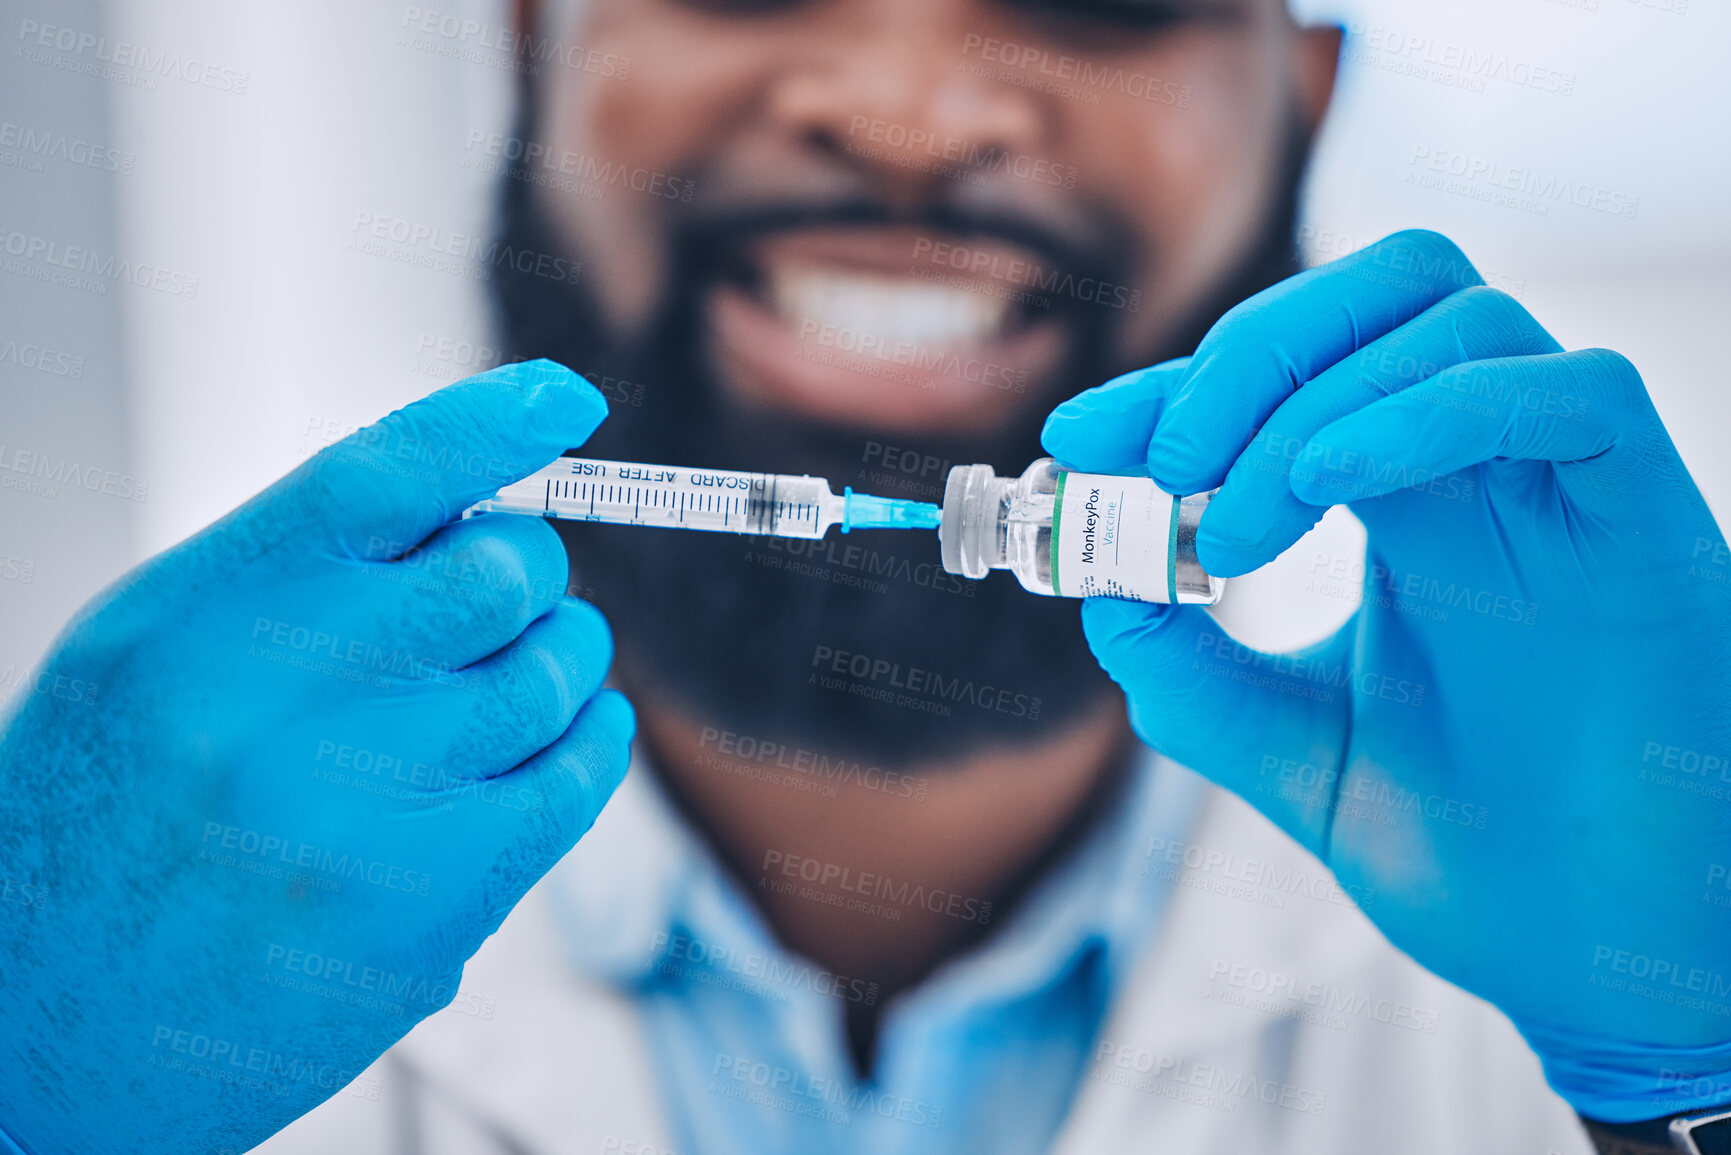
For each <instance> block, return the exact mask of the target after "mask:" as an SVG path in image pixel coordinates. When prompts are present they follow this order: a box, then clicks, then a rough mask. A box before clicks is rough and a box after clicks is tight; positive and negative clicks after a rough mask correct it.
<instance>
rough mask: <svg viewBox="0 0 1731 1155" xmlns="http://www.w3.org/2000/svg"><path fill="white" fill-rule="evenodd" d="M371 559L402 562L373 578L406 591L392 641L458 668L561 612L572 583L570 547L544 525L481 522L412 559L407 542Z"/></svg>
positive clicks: (497, 516)
mask: <svg viewBox="0 0 1731 1155" xmlns="http://www.w3.org/2000/svg"><path fill="white" fill-rule="evenodd" d="M375 547H376V552H375ZM368 553H369V554H374V555H375V556H380V557H393V558H396V560H394V561H382V562H379V563H376V564H374V565H370V566H368V567H367V570H366V572H367V575H368V576H369V577H371V578H374V579H376V580H380V581H386V582H390V583H392V584H394V585H396V586H397V587H398V588H400V589H401V590H402V597H401V598H400V599H399V600H397V601H396V602H395V603H394V604H393V606H392V608H391V609H390V610H388V611H386V612H387V613H391V614H393V615H394V619H393V621H392V623H391V627H390V636H391V637H392V638H394V639H397V640H398V643H399V644H400V645H401V646H402V648H404V649H407V650H409V651H411V652H413V653H417V654H425V655H427V656H429V657H431V658H434V659H437V660H439V661H441V662H443V663H444V664H446V665H449V666H452V667H461V666H467V665H468V664H469V663H471V662H475V661H479V660H480V659H481V658H484V657H486V656H487V655H488V654H491V653H493V652H494V651H496V650H499V649H502V648H504V647H505V646H506V645H507V644H508V643H509V642H510V641H511V640H512V639H513V638H516V637H517V636H518V635H520V634H521V633H522V632H523V631H524V630H525V629H526V628H527V627H528V625H529V623H530V622H533V621H535V620H536V619H537V618H539V617H540V616H541V615H542V614H544V613H546V612H547V611H548V610H549V609H551V608H553V607H554V606H556V605H558V604H559V601H560V599H561V598H563V597H564V595H565V587H566V585H567V584H568V583H569V581H570V560H569V559H568V557H567V556H566V553H565V543H564V542H563V541H561V540H560V539H559V534H558V533H557V531H555V530H554V529H553V527H552V526H551V525H549V524H547V522H546V521H544V520H543V519H541V518H538V517H521V516H518V515H515V514H505V513H487V514H481V515H479V516H477V517H471V518H465V519H462V520H459V521H454V522H452V523H451V524H450V525H447V526H445V527H444V528H443V529H441V530H439V531H438V532H437V533H435V534H433V536H432V537H429V538H428V539H427V540H426V541H424V542H422V543H421V544H420V545H418V546H415V547H414V548H412V549H408V550H407V552H404V548H403V546H402V543H400V542H395V541H392V540H390V539H387V538H374V539H372V540H371V541H369V543H368Z"/></svg>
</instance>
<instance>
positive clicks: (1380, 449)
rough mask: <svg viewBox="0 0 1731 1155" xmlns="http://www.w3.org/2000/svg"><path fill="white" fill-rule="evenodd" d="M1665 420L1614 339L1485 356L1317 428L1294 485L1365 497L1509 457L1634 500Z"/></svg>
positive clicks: (1334, 496) (1330, 495) (1327, 496)
mask: <svg viewBox="0 0 1731 1155" xmlns="http://www.w3.org/2000/svg"><path fill="white" fill-rule="evenodd" d="M1463 400H1465V401H1468V402H1469V403H1468V404H1466V405H1463V404H1462V402H1463ZM1642 410H1645V412H1644V413H1643V412H1642ZM1656 421H1657V416H1656V415H1653V414H1652V405H1651V402H1650V401H1648V400H1647V397H1646V390H1645V389H1644V388H1643V387H1642V386H1641V384H1640V377H1639V375H1638V374H1636V373H1635V370H1634V368H1633V366H1631V365H1630V364H1629V363H1628V361H1627V360H1625V359H1624V358H1623V357H1621V356H1619V355H1618V354H1616V353H1612V352H1610V351H1608V350H1604V349H1586V350H1581V351H1577V352H1571V353H1551V354H1546V355H1543V356H1538V357H1514V358H1504V359H1499V360H1491V361H1475V362H1471V363H1469V364H1465V365H1457V366H1455V367H1454V368H1452V369H1447V370H1444V371H1443V372H1442V373H1439V374H1438V375H1437V376H1435V377H1433V378H1431V379H1430V380H1428V381H1425V382H1422V383H1421V384H1419V385H1415V386H1413V387H1412V388H1410V389H1407V390H1405V391H1404V392H1401V393H1397V394H1395V395H1394V396H1392V397H1387V398H1384V399H1383V400H1381V401H1378V402H1376V403H1375V404H1374V405H1370V406H1368V407H1366V408H1364V409H1360V410H1359V411H1358V412H1356V413H1353V414H1351V415H1350V416H1347V417H1343V418H1341V419H1340V420H1339V421H1336V422H1333V423H1332V424H1330V425H1328V426H1326V427H1324V428H1323V429H1321V430H1320V431H1318V432H1317V434H1316V435H1315V436H1314V437H1312V438H1311V439H1310V442H1309V444H1307V445H1306V446H1305V449H1304V458H1305V460H1306V462H1308V463H1309V464H1308V466H1307V468H1306V469H1304V470H1302V471H1294V473H1293V476H1292V487H1293V490H1294V492H1295V493H1296V494H1297V496H1298V498H1299V499H1300V500H1301V501H1309V502H1313V503H1320V502H1324V501H1335V502H1350V501H1359V500H1362V499H1364V498H1370V497H1377V496H1380V495H1382V494H1385V493H1391V492H1393V491H1395V490H1397V489H1406V488H1409V487H1411V486H1413V485H1419V484H1424V483H1426V482H1428V481H1430V480H1433V479H1435V478H1439V477H1446V476H1447V475H1449V474H1452V473H1454V472H1456V471H1457V470H1461V469H1465V468H1467V467H1468V466H1471V465H1477V464H1479V463H1480V462H1484V461H1490V460H1491V459H1493V458H1498V457H1507V458H1516V459H1522V460H1528V461H1549V462H1553V463H1555V465H1556V467H1557V476H1558V479H1559V481H1561V482H1562V483H1563V484H1565V485H1571V484H1572V485H1573V487H1574V488H1576V489H1578V490H1581V491H1582V496H1585V495H1586V494H1587V493H1589V492H1593V491H1597V492H1598V493H1601V494H1605V495H1614V496H1616V497H1617V498H1619V499H1620V500H1627V498H1628V496H1629V484H1628V483H1632V482H1636V481H1637V480H1638V476H1639V473H1640V471H1641V470H1642V469H1643V468H1650V467H1651V458H1652V457H1653V454H1652V453H1651V452H1645V451H1643V449H1642V448H1641V447H1643V446H1648V445H1650V444H1651V431H1652V428H1653V423H1654V422H1656ZM1666 444H1667V445H1668V444H1669V441H1668V439H1667V440H1666ZM1673 456H1674V451H1673ZM1582 482H1585V483H1586V484H1585V485H1583V484H1582Z"/></svg>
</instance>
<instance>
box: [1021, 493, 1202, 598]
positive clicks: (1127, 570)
mask: <svg viewBox="0 0 1731 1155" xmlns="http://www.w3.org/2000/svg"><path fill="white" fill-rule="evenodd" d="M1177 563H1178V501H1177V499H1175V498H1174V497H1172V496H1171V495H1170V494H1167V493H1164V492H1162V491H1161V490H1160V489H1159V488H1158V487H1156V486H1155V484H1154V482H1153V481H1152V480H1151V479H1149V478H1146V477H1114V476H1111V475H1110V474H1103V473H1061V474H1059V475H1058V490H1057V493H1056V494H1054V496H1053V510H1052V592H1054V593H1055V594H1057V595H1058V596H1059V597H1065V598H1087V597H1101V596H1103V597H1109V598H1124V599H1125V600H1127V601H1134V602H1169V601H1171V600H1172V587H1173V586H1174V585H1175V584H1177V583H1176V573H1175V570H1176V569H1177Z"/></svg>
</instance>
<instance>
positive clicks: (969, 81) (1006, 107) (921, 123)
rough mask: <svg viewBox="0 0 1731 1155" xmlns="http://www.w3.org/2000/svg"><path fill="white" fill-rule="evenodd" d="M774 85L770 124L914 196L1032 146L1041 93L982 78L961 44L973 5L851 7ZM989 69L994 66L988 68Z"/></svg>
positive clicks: (1041, 121) (947, 0)
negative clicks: (962, 172)
mask: <svg viewBox="0 0 1731 1155" xmlns="http://www.w3.org/2000/svg"><path fill="white" fill-rule="evenodd" d="M836 8H837V15H836V17H835V18H834V21H833V23H832V24H831V26H830V27H829V28H828V29H826V35H823V36H820V37H812V38H811V39H810V40H809V41H807V47H805V48H804V50H803V51H802V52H801V55H800V56H799V58H797V59H795V60H793V61H790V62H789V63H788V65H787V66H786V67H785V68H783V69H782V70H781V72H780V73H779V75H778V76H777V77H776V79H775V81H774V82H773V87H772V89H771V91H770V93H769V99H768V110H769V115H770V118H771V120H772V122H773V123H774V124H775V125H776V126H777V127H778V128H779V129H780V130H781V131H782V132H784V133H787V134H788V135H790V136H791V137H793V138H795V139H796V140H797V141H798V142H799V143H801V144H803V145H805V146H807V147H814V148H818V149H821V150H823V151H825V152H828V153H831V154H834V155H837V156H841V157H846V158H848V159H850V160H851V161H852V162H853V163H854V164H855V165H856V166H858V167H860V168H862V169H865V170H867V171H869V172H871V173H872V175H873V177H874V178H875V179H876V180H877V181H878V182H879V184H880V185H881V186H882V187H883V188H884V189H885V191H886V192H890V193H892V194H894V193H895V192H898V191H899V192H901V193H903V194H905V195H907V196H910V197H913V196H919V195H921V194H923V193H925V192H927V191H928V190H929V187H930V186H931V185H932V184H935V183H940V182H943V181H945V180H949V179H952V177H951V176H950V175H948V174H951V173H953V172H954V171H955V170H956V169H966V168H977V167H981V166H982V165H984V164H989V163H990V162H991V160H992V159H993V158H994V157H998V156H1001V155H1004V154H1010V155H1015V154H1025V153H1037V152H1038V151H1039V150H1040V147H1041V144H1042V140H1043V135H1044V133H1045V132H1046V130H1047V117H1046V116H1045V115H1044V111H1043V108H1042V104H1041V100H1042V98H1041V96H1040V95H1039V94H1037V93H1034V92H1032V91H1031V90H1029V89H1026V88H1022V87H1018V86H1016V85H1013V84H1007V83H1005V82H1003V81H1001V80H999V79H997V78H996V77H995V76H991V75H985V76H982V75H978V74H977V72H975V71H971V69H977V68H978V67H979V64H978V57H977V56H975V57H969V56H965V55H964V54H963V51H962V49H963V43H964V40H965V38H966V36H967V34H968V32H969V31H970V30H972V29H973V28H975V27H977V25H978V23H979V21H978V19H970V18H969V17H968V13H969V12H970V11H971V10H974V9H975V8H976V5H974V4H971V3H957V2H955V0H894V2H878V3H844V4H839V5H837V6H836ZM987 67H989V66H987Z"/></svg>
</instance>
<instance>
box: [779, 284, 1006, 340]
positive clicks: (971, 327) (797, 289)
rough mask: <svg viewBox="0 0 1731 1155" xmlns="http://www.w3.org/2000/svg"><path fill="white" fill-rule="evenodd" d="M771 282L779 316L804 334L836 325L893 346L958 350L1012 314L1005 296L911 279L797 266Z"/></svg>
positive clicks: (994, 330) (1000, 326)
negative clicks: (816, 326) (1003, 297)
mask: <svg viewBox="0 0 1731 1155" xmlns="http://www.w3.org/2000/svg"><path fill="white" fill-rule="evenodd" d="M768 281H769V299H770V302H771V303H772V304H773V305H774V306H775V309H776V312H778V313H779V314H780V315H781V318H782V320H783V321H786V322H787V323H788V324H789V325H791V326H792V327H793V328H794V330H795V331H796V332H798V333H800V334H801V335H804V334H806V333H808V332H810V331H811V327H812V326H813V325H820V326H821V325H833V326H835V327H836V328H837V329H840V330H852V331H853V332H856V333H859V334H862V335H871V336H874V337H877V338H878V339H880V340H881V341H883V342H884V343H885V344H886V345H899V344H902V343H904V342H905V343H907V344H909V345H914V346H917V347H921V348H927V349H951V348H960V347H964V346H968V345H975V344H978V343H980V342H982V341H985V340H988V339H990V338H992V337H995V336H997V335H998V334H999V333H1000V332H1002V330H1003V329H1004V326H1005V324H1006V322H1007V321H1008V319H1009V313H1010V304H1009V302H1008V301H1005V300H1002V299H1000V298H998V297H994V296H988V295H986V294H984V293H976V292H971V291H969V290H967V289H956V288H951V287H949V286H947V285H933V284H926V283H924V282H921V281H914V280H909V279H907V278H903V277H876V276H871V275H868V274H863V273H849V272H838V271H836V270H833V269H813V268H809V267H807V268H797V267H796V268H779V269H772V270H770V271H769V274H768Z"/></svg>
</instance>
